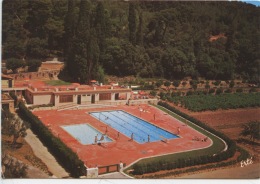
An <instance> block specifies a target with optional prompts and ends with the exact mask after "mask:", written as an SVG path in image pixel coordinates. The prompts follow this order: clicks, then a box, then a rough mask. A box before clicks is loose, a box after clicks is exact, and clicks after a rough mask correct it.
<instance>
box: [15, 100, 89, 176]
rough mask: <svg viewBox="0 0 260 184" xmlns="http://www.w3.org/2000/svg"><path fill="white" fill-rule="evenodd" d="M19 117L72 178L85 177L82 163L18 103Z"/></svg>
mask: <svg viewBox="0 0 260 184" xmlns="http://www.w3.org/2000/svg"><path fill="white" fill-rule="evenodd" d="M19 115H20V117H21V118H22V119H24V120H25V121H27V122H29V123H30V125H31V129H32V131H33V132H34V133H35V134H36V135H37V136H38V138H39V139H40V140H41V141H42V143H43V144H44V145H45V146H46V147H47V148H48V150H49V151H50V152H51V153H52V154H53V155H54V156H55V158H56V159H57V161H58V162H59V163H60V164H61V165H62V166H63V167H64V168H65V169H66V170H67V171H68V172H69V173H70V174H71V176H72V177H75V178H77V177H79V176H82V175H85V166H84V163H83V162H82V161H81V160H80V159H79V157H78V155H77V154H76V153H74V152H73V151H72V150H71V149H70V148H69V147H68V146H67V145H65V144H64V143H63V142H62V141H61V140H60V139H59V138H57V137H55V136H53V135H52V134H51V132H50V131H49V130H48V128H47V127H46V126H44V124H43V123H42V122H41V121H40V120H39V119H38V118H37V117H36V116H35V115H34V114H33V113H32V112H31V111H29V110H28V109H27V107H26V106H25V105H24V103H19Z"/></svg>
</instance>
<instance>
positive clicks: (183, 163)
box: [133, 101, 236, 175]
mask: <svg viewBox="0 0 260 184" xmlns="http://www.w3.org/2000/svg"><path fill="white" fill-rule="evenodd" d="M158 105H160V106H163V107H165V108H166V109H168V110H170V111H172V112H174V113H176V114H178V115H180V116H182V117H183V118H185V119H187V120H189V121H191V122H193V123H195V124H196V125H198V126H200V127H201V128H204V129H205V130H207V131H209V132H211V133H213V134H215V135H216V136H218V137H220V138H222V139H223V140H224V141H225V142H226V143H227V146H228V149H227V150H226V151H222V152H220V153H216V154H214V155H202V156H199V157H195V158H187V159H178V160H176V161H174V162H171V163H169V162H168V163H167V162H166V161H165V162H164V161H162V160H160V161H154V162H150V163H144V164H140V163H136V164H134V165H133V169H134V171H133V174H135V175H139V174H145V173H152V172H156V171H160V170H171V169H176V168H184V167H188V166H194V165H200V164H206V163H213V162H219V161H222V160H226V159H228V158H230V157H232V156H234V154H235V152H236V144H235V142H233V141H232V140H230V139H229V138H228V137H227V136H225V135H224V134H222V133H220V132H218V131H216V130H214V129H212V128H210V127H208V126H206V125H205V124H204V123H202V122H200V121H198V120H197V119H195V118H193V117H190V116H189V115H187V114H185V113H182V112H181V111H179V110H177V109H175V108H174V107H172V106H170V105H169V104H167V103H165V102H161V101H160V102H159V103H158Z"/></svg>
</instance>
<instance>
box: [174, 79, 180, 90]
mask: <svg viewBox="0 0 260 184" xmlns="http://www.w3.org/2000/svg"><path fill="white" fill-rule="evenodd" d="M180 83H181V82H180V81H179V80H175V81H173V83H172V84H173V85H174V86H175V87H176V88H177V87H178V86H179V85H180Z"/></svg>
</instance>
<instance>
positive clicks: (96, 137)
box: [95, 134, 98, 144]
mask: <svg viewBox="0 0 260 184" xmlns="http://www.w3.org/2000/svg"><path fill="white" fill-rule="evenodd" d="M97 141H98V134H97V135H96V136H95V144H97Z"/></svg>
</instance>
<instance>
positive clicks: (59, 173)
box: [25, 129, 69, 178]
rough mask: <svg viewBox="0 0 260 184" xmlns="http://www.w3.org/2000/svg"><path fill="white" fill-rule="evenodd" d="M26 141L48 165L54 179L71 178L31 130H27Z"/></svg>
mask: <svg viewBox="0 0 260 184" xmlns="http://www.w3.org/2000/svg"><path fill="white" fill-rule="evenodd" d="M25 140H26V142H27V143H28V144H29V145H30V146H31V147H32V150H33V152H34V154H35V155H36V156H37V157H38V158H40V159H41V160H42V161H43V162H44V163H45V164H46V165H47V167H48V170H49V171H50V172H51V173H52V174H53V175H54V177H57V178H64V177H69V174H68V173H67V172H66V171H65V170H64V168H62V167H61V166H60V165H59V164H58V162H57V160H56V159H55V158H54V157H53V156H52V155H51V154H50V153H49V151H48V149H47V148H46V147H45V146H44V145H43V144H42V142H41V141H40V140H39V139H38V138H37V136H36V135H35V134H33V132H32V131H31V130H30V129H28V130H27V136H26V137H25Z"/></svg>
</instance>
